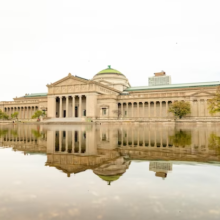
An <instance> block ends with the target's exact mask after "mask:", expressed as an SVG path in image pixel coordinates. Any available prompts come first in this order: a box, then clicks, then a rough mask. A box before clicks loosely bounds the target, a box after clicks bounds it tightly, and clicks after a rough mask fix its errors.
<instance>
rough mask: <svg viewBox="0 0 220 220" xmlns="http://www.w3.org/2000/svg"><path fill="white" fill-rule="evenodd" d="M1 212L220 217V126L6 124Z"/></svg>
mask: <svg viewBox="0 0 220 220" xmlns="http://www.w3.org/2000/svg"><path fill="white" fill-rule="evenodd" d="M0 174H1V181H0V198H1V199H0V219H4V220H26V219H32V220H35V219H40V220H44V219H49V220H50V219H55V220H58V219H80V220H84V219H109V220H110V219H111V220H112V219H120V220H123V219H126V220H129V219H155V220H159V219H161V220H162V219H163V220H164V219H169V220H176V219H178V220H181V219H187V220H189V219H199V220H203V219H204V220H209V219H220V190H219V189H220V127H218V126H217V125H212V124H209V125H207V124H205V125H198V126H196V125H195V126H192V125H191V126H190V125H184V126H183V125H178V126H177V125H176V126H174V125H172V126H171V125H170V126H169V125H161V124H152V125H145V126H143V125H142V126H138V125H128V126H120V125H118V126H113V125H99V126H93V125H75V126H74V125H53V126H52V125H4V126H1V125H0Z"/></svg>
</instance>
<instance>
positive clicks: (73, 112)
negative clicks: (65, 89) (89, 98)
mask: <svg viewBox="0 0 220 220" xmlns="http://www.w3.org/2000/svg"><path fill="white" fill-rule="evenodd" d="M72 98H73V99H72V117H73V118H75V96H72Z"/></svg>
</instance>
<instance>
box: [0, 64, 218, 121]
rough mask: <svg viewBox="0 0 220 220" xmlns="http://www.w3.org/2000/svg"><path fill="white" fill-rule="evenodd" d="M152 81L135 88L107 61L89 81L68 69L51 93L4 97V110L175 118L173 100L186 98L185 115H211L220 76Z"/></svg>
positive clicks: (53, 115) (24, 114) (160, 76)
mask: <svg viewBox="0 0 220 220" xmlns="http://www.w3.org/2000/svg"><path fill="white" fill-rule="evenodd" d="M150 82H152V83H150ZM149 83H150V84H149V85H151V86H139V87H131V85H130V83H129V81H128V79H127V78H126V76H125V75H124V74H122V73H121V72H119V71H117V70H115V69H112V68H111V66H108V68H107V69H105V70H102V71H100V72H98V73H97V74H96V75H95V76H94V77H93V79H91V80H88V79H84V78H82V77H79V76H73V75H71V74H68V76H66V77H64V78H62V79H61V80H59V81H56V82H54V83H52V84H50V85H47V89H48V92H47V93H38V94H26V95H25V96H23V97H16V98H14V101H8V102H7V101H3V102H0V109H1V110H2V111H4V112H6V113H7V114H9V115H10V114H12V113H14V112H19V119H31V116H32V115H33V114H34V112H35V111H36V110H43V111H45V112H46V115H47V120H50V119H60V120H64V121H65V120H66V121H68V120H70V119H71V120H74V119H84V120H85V119H91V120H94V119H99V120H106V119H107V120H114V119H119V118H120V119H126V120H134V121H139V120H149V119H158V118H160V119H169V118H172V117H173V115H172V114H171V113H168V107H169V105H170V104H171V103H173V102H175V101H188V102H190V105H191V114H190V115H188V116H187V117H190V118H207V117H213V116H211V115H210V114H209V112H208V105H207V101H208V100H209V99H211V98H212V97H213V95H214V94H215V92H216V89H217V87H218V86H219V85H220V82H219V81H215V82H203V83H185V84H171V78H170V76H166V74H165V72H160V73H155V76H154V77H153V81H152V77H150V78H149ZM215 116H216V117H219V116H220V114H219V113H218V114H216V115H215Z"/></svg>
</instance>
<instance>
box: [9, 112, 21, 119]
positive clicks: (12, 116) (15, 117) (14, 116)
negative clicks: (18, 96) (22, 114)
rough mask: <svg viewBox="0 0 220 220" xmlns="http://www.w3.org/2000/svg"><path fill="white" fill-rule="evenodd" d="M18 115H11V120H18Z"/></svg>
mask: <svg viewBox="0 0 220 220" xmlns="http://www.w3.org/2000/svg"><path fill="white" fill-rule="evenodd" d="M18 114H19V113H18V112H14V113H13V114H11V118H12V119H17V120H18Z"/></svg>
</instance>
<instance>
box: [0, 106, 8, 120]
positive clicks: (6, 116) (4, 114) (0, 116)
mask: <svg viewBox="0 0 220 220" xmlns="http://www.w3.org/2000/svg"><path fill="white" fill-rule="evenodd" d="M0 119H6V120H8V119H9V116H8V115H7V114H6V113H5V112H3V111H2V110H1V109H0Z"/></svg>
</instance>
